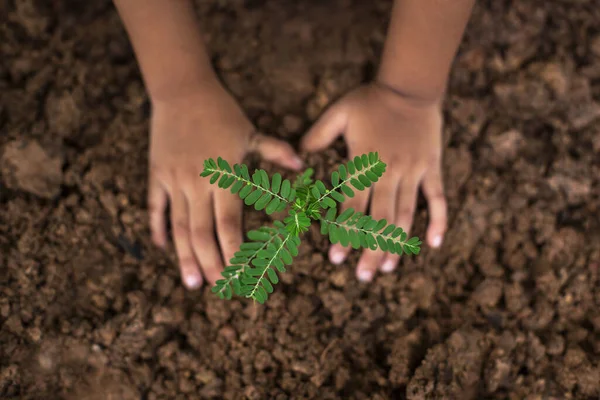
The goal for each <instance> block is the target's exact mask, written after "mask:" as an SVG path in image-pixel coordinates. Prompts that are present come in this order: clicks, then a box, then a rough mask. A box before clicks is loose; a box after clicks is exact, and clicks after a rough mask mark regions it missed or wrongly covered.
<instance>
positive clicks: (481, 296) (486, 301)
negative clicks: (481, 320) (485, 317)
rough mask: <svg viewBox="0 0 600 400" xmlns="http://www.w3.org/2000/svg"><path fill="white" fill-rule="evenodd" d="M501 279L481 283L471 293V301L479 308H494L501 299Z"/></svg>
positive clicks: (490, 279) (489, 279)
mask: <svg viewBox="0 0 600 400" xmlns="http://www.w3.org/2000/svg"><path fill="white" fill-rule="evenodd" d="M502 288H503V283H502V280H501V279H492V278H488V279H486V280H484V281H483V282H481V283H480V284H479V286H477V288H476V289H475V292H474V293H473V300H475V302H476V303H477V304H479V305H480V306H481V307H495V306H496V305H497V304H498V302H499V301H500V298H501V297H502Z"/></svg>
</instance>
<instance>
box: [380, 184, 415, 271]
mask: <svg viewBox="0 0 600 400" xmlns="http://www.w3.org/2000/svg"><path fill="white" fill-rule="evenodd" d="M419 178H420V177H417V176H410V177H407V178H405V179H403V180H402V181H401V183H400V188H399V193H398V203H397V207H396V226H398V227H400V228H402V229H403V230H404V231H405V232H406V233H409V232H410V229H411V228H412V223H413V217H414V213H415V208H416V206H417V195H418V193H419V183H418V182H419ZM398 261H400V255H398V254H388V255H386V257H385V261H384V262H383V264H382V265H381V270H382V271H384V272H391V271H393V270H394V269H396V266H397V265H398Z"/></svg>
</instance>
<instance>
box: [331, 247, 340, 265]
mask: <svg viewBox="0 0 600 400" xmlns="http://www.w3.org/2000/svg"><path fill="white" fill-rule="evenodd" d="M329 259H330V260H331V262H332V263H334V264H335V265H339V264H341V263H342V262H343V261H344V253H342V252H341V251H339V250H337V251H336V250H332V251H331V254H330V255H329Z"/></svg>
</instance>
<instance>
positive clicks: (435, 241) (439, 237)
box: [431, 235, 442, 248]
mask: <svg viewBox="0 0 600 400" xmlns="http://www.w3.org/2000/svg"><path fill="white" fill-rule="evenodd" d="M431 245H432V246H433V247H435V248H437V247H440V246H441V245H442V235H437V236H435V237H434V238H433V240H432V241H431Z"/></svg>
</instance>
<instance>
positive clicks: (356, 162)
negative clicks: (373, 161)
mask: <svg viewBox="0 0 600 400" xmlns="http://www.w3.org/2000/svg"><path fill="white" fill-rule="evenodd" d="M367 164H368V163H367ZM367 164H365V165H367ZM354 165H356V169H357V170H359V171H360V170H361V169H362V167H363V163H362V160H361V158H360V156H356V157H354Z"/></svg>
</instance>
